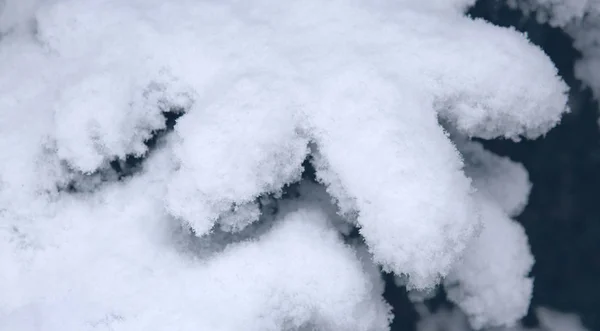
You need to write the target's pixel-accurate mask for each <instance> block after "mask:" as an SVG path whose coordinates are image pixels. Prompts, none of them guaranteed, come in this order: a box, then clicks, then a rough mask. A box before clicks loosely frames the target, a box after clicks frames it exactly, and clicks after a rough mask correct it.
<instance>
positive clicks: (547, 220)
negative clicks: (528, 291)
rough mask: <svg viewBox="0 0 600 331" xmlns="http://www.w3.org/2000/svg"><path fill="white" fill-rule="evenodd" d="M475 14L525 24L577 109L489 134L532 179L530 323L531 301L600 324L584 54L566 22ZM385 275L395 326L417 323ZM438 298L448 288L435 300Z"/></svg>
mask: <svg viewBox="0 0 600 331" xmlns="http://www.w3.org/2000/svg"><path fill="white" fill-rule="evenodd" d="M469 15H471V16H472V17H479V18H484V19H486V20H488V21H490V22H492V23H494V24H496V25H500V26H513V27H515V28H517V29H518V30H520V31H524V32H527V34H528V36H529V39H530V40H531V41H532V42H533V43H535V44H537V45H539V46H540V47H541V48H542V49H543V50H544V51H545V52H546V53H547V54H548V55H549V56H550V58H551V59H552V61H553V62H554V63H555V65H556V66H557V68H558V70H559V72H560V75H561V76H562V77H563V79H564V80H565V81H566V82H567V84H569V86H570V87H571V95H570V103H571V108H572V112H571V113H570V114H568V115H566V116H565V117H564V118H563V120H562V122H561V124H560V125H559V126H558V127H556V128H554V129H553V130H551V131H550V132H549V133H548V134H547V135H546V137H544V138H540V139H537V140H534V141H522V142H519V143H515V142H512V141H507V140H492V141H486V142H485V146H486V147H487V148H488V149H490V150H492V151H494V152H495V153H497V154H499V155H504V156H508V157H510V158H511V159H513V160H515V161H518V162H521V163H523V164H524V165H525V167H526V168H527V170H528V171H529V175H530V181H531V182H532V183H533V189H532V191H531V196H530V198H529V204H528V206H527V208H526V209H525V210H524V212H523V213H522V214H521V215H520V216H519V217H518V221H519V222H521V224H523V226H524V227H525V230H526V232H527V235H528V237H529V242H530V245H531V250H532V252H533V255H534V256H535V260H536V262H535V265H534V267H533V271H532V276H533V277H534V278H535V285H534V294H533V299H532V302H531V309H530V313H529V315H528V316H527V317H526V318H525V319H524V324H525V325H527V326H530V327H532V326H536V325H537V320H536V318H535V316H534V314H533V309H535V307H539V306H544V307H549V308H553V309H556V310H558V311H561V312H569V313H577V314H578V315H580V316H581V318H582V321H583V323H584V324H585V326H586V327H587V328H588V329H589V330H590V331H592V330H593V331H596V330H600V127H599V126H598V104H597V103H596V102H595V101H594V99H593V97H592V95H591V92H590V91H589V90H588V89H585V88H583V87H582V85H581V83H580V82H579V81H578V80H576V79H575V77H574V74H573V66H574V63H575V61H576V60H577V59H578V58H579V57H580V56H581V55H580V54H579V53H578V52H577V51H576V50H575V49H574V48H573V46H572V39H571V38H570V37H569V36H568V35H566V34H565V33H563V32H562V31H561V30H560V29H556V28H552V27H550V26H549V25H546V24H539V23H538V22H536V20H535V18H530V17H524V16H523V15H522V13H521V12H519V11H515V10H511V9H509V8H508V7H506V6H505V5H503V4H502V2H500V1H498V0H480V1H478V2H477V4H476V5H475V6H474V7H473V8H471V10H470V11H469ZM474 47H476V46H474ZM387 278H388V279H387V280H388V281H387V286H386V292H385V297H386V299H387V300H388V302H390V304H392V305H393V306H394V313H395V315H396V318H395V320H394V323H393V325H392V330H414V329H415V322H416V319H417V314H416V312H415V311H414V308H413V307H412V305H411V304H410V302H408V300H407V298H406V294H405V291H404V289H401V288H397V287H396V286H394V285H393V282H392V280H391V277H389V276H388V277H387ZM440 302H442V304H443V302H444V298H443V293H440V295H439V296H438V297H437V298H436V299H434V300H433V301H432V302H431V303H430V304H431V305H433V306H436V305H439V304H440ZM565 331H568V330H565Z"/></svg>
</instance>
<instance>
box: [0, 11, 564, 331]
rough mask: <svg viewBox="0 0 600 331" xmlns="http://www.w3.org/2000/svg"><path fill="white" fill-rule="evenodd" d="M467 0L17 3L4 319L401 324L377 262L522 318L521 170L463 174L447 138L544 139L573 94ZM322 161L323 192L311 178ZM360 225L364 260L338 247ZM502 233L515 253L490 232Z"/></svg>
mask: <svg viewBox="0 0 600 331" xmlns="http://www.w3.org/2000/svg"><path fill="white" fill-rule="evenodd" d="M469 3H470V1H462V0H458V1H447V2H446V1H434V2H429V3H426V4H423V3H422V2H420V1H408V0H407V1H400V2H392V1H387V0H381V1H376V2H373V3H371V2H363V1H358V0H331V1H325V2H323V1H316V0H314V1H313V0H308V1H295V0H290V1H287V2H278V1H272V0H258V1H255V2H253V3H252V4H247V3H244V2H241V1H235V0H229V1H219V2H212V1H199V0H176V1H169V2H164V1H159V0H129V1H117V2H115V1H108V0H89V1H85V2H84V1H77V0H53V1H31V2H19V1H14V0H4V1H3V2H2V4H3V6H2V9H0V10H2V11H1V12H0V38H1V39H0V73H2V74H1V75H0V109H1V110H2V111H0V132H1V136H0V137H1V138H0V148H1V149H2V150H3V151H5V153H3V154H2V156H1V157H0V233H1V234H0V270H3V272H2V273H1V274H0V277H1V278H2V281H0V292H1V293H3V295H2V297H1V298H0V316H4V317H3V318H0V320H2V321H3V323H13V324H10V325H11V327H13V328H17V329H19V328H20V329H23V330H28V328H29V329H36V328H41V329H44V330H52V329H53V328H59V327H60V328H61V329H62V330H64V329H65V328H67V329H69V328H70V329H73V330H85V329H86V328H87V329H102V328H104V329H111V328H112V329H115V330H142V329H143V330H148V329H156V330H164V329H168V328H172V327H173V326H177V329H179V330H187V329H190V330H191V329H194V330H196V329H205V330H240V329H244V330H279V329H293V330H302V329H308V328H311V327H315V328H321V329H328V330H385V329H386V328H387V325H388V322H389V316H390V309H389V307H388V306H387V304H385V303H384V301H383V299H382V297H381V294H382V293H381V292H382V290H383V287H382V285H381V279H380V276H379V273H378V268H383V269H384V270H386V271H390V272H393V273H395V274H396V275H397V276H403V277H406V279H407V285H408V287H409V288H410V289H415V290H424V291H427V290H428V289H430V288H432V287H434V286H436V285H437V284H438V283H439V282H440V281H442V279H443V278H444V277H455V278H456V279H457V280H458V282H459V283H460V284H461V285H460V286H463V289H465V288H466V289H467V292H468V293H467V294H468V295H465V296H463V295H462V294H461V295H457V296H456V299H455V300H456V301H458V303H459V305H461V306H462V307H463V309H465V310H466V311H467V313H469V314H470V316H472V318H473V323H475V325H478V324H477V323H484V324H486V325H488V324H489V325H497V324H507V323H512V322H514V320H515V319H517V318H519V317H520V316H521V315H522V313H523V307H526V305H527V304H528V300H527V299H528V295H529V288H528V287H527V286H528V285H527V284H529V283H527V282H528V280H527V279H526V278H524V276H525V275H524V274H523V273H524V272H526V269H527V268H528V267H529V262H530V255H528V254H529V252H528V250H527V249H526V240H525V238H524V237H523V234H522V231H521V230H520V228H519V227H518V226H517V225H515V224H514V223H511V222H512V221H510V219H509V216H514V215H515V214H516V213H518V212H519V210H520V209H521V208H522V206H523V204H524V203H525V200H526V196H527V191H528V183H527V180H526V174H524V171H523V169H522V168H520V167H519V166H516V165H514V164H512V163H510V162H507V161H505V160H501V159H498V158H496V157H495V156H492V155H488V154H485V153H479V152H477V155H479V156H477V157H479V158H480V159H481V162H482V163H483V164H484V165H485V166H484V167H483V168H482V169H478V170H477V171H475V170H470V168H469V167H471V165H469V163H468V162H467V167H466V168H465V161H464V160H463V159H464V155H463V154H462V153H464V154H465V155H466V154H467V153H466V152H464V151H462V150H461V151H459V150H460V146H459V144H458V143H457V142H456V141H455V140H456V139H457V138H453V137H451V136H450V135H449V134H448V132H446V130H445V129H444V128H442V126H441V125H440V122H443V123H444V125H446V127H447V128H448V130H454V131H456V132H458V134H460V135H464V136H465V137H468V138H470V137H481V138H493V137H507V138H513V139H518V138H520V137H526V138H534V137H538V136H540V135H542V134H544V133H545V132H546V131H547V130H549V129H550V128H551V127H552V126H554V125H556V124H557V123H558V121H559V120H560V116H561V114H562V113H564V112H566V111H567V108H566V96H565V92H566V85H565V84H564V83H563V82H562V80H561V79H560V78H558V77H557V74H556V69H555V68H554V66H553V65H552V63H551V62H550V61H549V59H548V58H547V56H546V55H545V54H543V52H542V51H541V50H539V49H538V48H536V47H535V46H533V45H531V44H530V43H529V42H528V41H527V40H526V38H525V37H524V36H523V35H522V34H519V33H517V32H515V31H513V30H510V29H504V28H499V27H495V26H492V25H490V24H488V23H486V22H483V21H478V20H472V19H470V18H467V17H464V16H463V15H462V11H463V10H464V9H465V8H466V6H468V5H469ZM473 45H476V46H477V47H473ZM173 115H177V116H180V117H179V118H178V119H177V121H176V124H175V125H174V127H173V128H168V127H167V117H169V116H173ZM158 132H161V134H162V135H164V136H162V137H161V138H160V139H158V141H156V142H154V143H155V145H153V147H152V148H150V147H149V145H151V144H149V142H148V141H149V140H151V139H154V138H153V137H155V136H156V135H157V134H158ZM464 139H467V138H464ZM154 143H153V144H154ZM457 146H458V147H459V149H457ZM475 149H476V148H475ZM128 158H134V159H136V160H137V161H136V162H139V163H140V165H138V167H137V168H135V170H132V171H131V172H130V173H128V175H127V176H126V177H125V178H121V179H120V180H119V179H118V174H116V172H115V170H113V169H112V168H111V163H114V162H117V163H119V164H121V165H124V166H127V162H128V161H127V160H128ZM306 160H309V161H311V162H312V164H313V165H314V167H315V169H316V176H317V179H318V181H319V182H320V184H321V185H317V184H315V183H312V184H309V183H306V181H304V182H302V183H301V184H298V182H299V181H300V180H301V178H302V172H303V171H304V166H303V164H305V163H304V162H305V161H306ZM507 178H508V179H507ZM502 182H507V183H509V184H510V192H511V193H510V194H516V195H514V196H509V194H508V193H507V192H508V191H505V188H504V187H503V186H502V185H501V183H502ZM513 184H514V185H513ZM294 185H299V186H298V187H296V188H297V190H298V192H297V193H298V196H296V197H293V196H292V197H287V198H286V199H287V200H286V199H283V198H282V197H283V195H284V191H286V190H288V189H290V188H291V187H292V186H294ZM513 186H514V187H513ZM515 192H516V193H515ZM269 197H273V199H275V200H277V201H279V200H282V199H283V200H282V201H279V202H277V203H279V205H278V206H277V207H278V208H275V211H273V212H272V213H267V212H264V210H265V206H264V204H263V203H262V201H265V200H268V199H269ZM288 200H289V201H288ZM332 203H333V204H332ZM482 224H483V226H484V227H483V230H482V228H481V225H482ZM486 225H488V226H489V229H488V230H486ZM353 226H356V227H357V228H359V232H360V234H361V236H362V237H361V238H363V239H364V242H361V240H358V241H355V242H351V243H348V244H344V243H343V240H342V238H341V237H340V233H342V234H348V233H349V232H350V231H351V229H352V227H353ZM188 229H189V231H188ZM496 230H498V231H501V233H502V234H503V236H505V237H499V238H497V239H498V240H507V241H510V242H515V243H516V246H515V247H514V250H509V251H505V252H500V253H497V252H496V250H495V249H496V248H495V247H496V246H495V245H496V244H497V242H496V241H493V242H491V241H490V242H489V243H488V242H482V239H481V238H479V239H478V238H477V236H478V235H479V234H480V233H481V235H482V236H487V235H486V231H496ZM495 239H496V238H495ZM493 259H498V262H497V263H498V266H502V267H503V268H504V269H503V272H506V273H505V274H503V275H504V276H506V277H507V278H506V279H503V278H502V277H499V276H498V275H497V274H495V273H494V270H495V269H494V268H495V265H493V264H492V265H490V263H492V261H493ZM513 263H514V264H513ZM506 266H510V268H505V267H506ZM473 269H477V270H479V269H481V270H482V274H481V276H478V277H473V276H472V275H471V274H470V273H471V272H472V270H473ZM4 270H8V271H6V272H4ZM497 283H501V284H497ZM512 285H517V287H516V288H514V289H512V290H511V291H510V292H507V293H509V294H507V295H510V296H514V300H505V304H504V305H502V306H500V307H495V306H493V305H491V303H490V302H491V301H493V300H497V299H500V300H504V299H505V298H504V297H502V295H504V294H503V292H502V291H501V290H502V289H503V288H504V287H506V288H508V287H509V286H512ZM490 288H491V289H492V290H491V291H490V290H489V289H490ZM461 291H463V290H461ZM460 293H462V292H460ZM490 293H491V294H490ZM463 297H464V298H463ZM511 298H513V297H511ZM469 300H476V301H477V300H480V301H481V302H484V303H485V305H486V306H485V308H486V309H485V310H484V311H481V312H477V311H473V309H472V308H470V307H471V304H470V303H469V302H470V301H469ZM477 302H479V301H477ZM61 321H64V324H61V323H63V322H61ZM15 325H16V326H15Z"/></svg>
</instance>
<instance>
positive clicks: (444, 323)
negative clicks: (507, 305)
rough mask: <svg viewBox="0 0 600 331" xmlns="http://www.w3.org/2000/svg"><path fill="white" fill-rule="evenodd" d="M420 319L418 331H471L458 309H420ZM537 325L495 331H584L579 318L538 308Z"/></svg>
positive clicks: (503, 328)
mask: <svg viewBox="0 0 600 331" xmlns="http://www.w3.org/2000/svg"><path fill="white" fill-rule="evenodd" d="M419 310H420V315H421V317H422V319H421V320H420V321H419V323H418V325H417V330H418V331H469V330H472V329H471V328H470V327H469V324H468V323H467V318H466V316H465V315H464V314H463V313H462V312H461V311H460V310H458V309H455V308H454V309H446V308H444V309H439V310H438V311H435V312H430V311H429V310H427V309H426V308H425V307H420V309H419ZM535 315H536V317H537V319H538V321H539V325H538V326H537V327H535V328H530V327H525V326H523V325H521V324H517V325H515V326H512V327H499V328H494V329H493V330H497V331H586V328H585V327H583V325H581V321H580V320H579V317H578V316H576V315H574V314H569V313H565V312H560V311H555V310H552V309H549V308H545V307H540V308H538V309H536V310H535Z"/></svg>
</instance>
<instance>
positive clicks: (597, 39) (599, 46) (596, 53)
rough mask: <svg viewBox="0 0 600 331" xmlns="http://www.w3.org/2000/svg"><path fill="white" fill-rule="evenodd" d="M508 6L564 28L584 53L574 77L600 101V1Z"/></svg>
mask: <svg viewBox="0 0 600 331" xmlns="http://www.w3.org/2000/svg"><path fill="white" fill-rule="evenodd" d="M508 3H509V4H510V5H511V6H512V7H514V8H519V9H521V10H522V11H523V12H524V13H526V14H532V15H535V17H536V18H537V19H538V21H540V22H543V23H549V24H550V25H552V26H555V27H559V28H562V29H563V30H564V31H565V32H567V33H568V34H569V35H570V36H571V37H572V38H573V46H574V47H575V48H576V49H577V50H578V51H579V52H581V55H582V56H581V58H580V59H578V60H577V61H576V63H575V77H576V78H577V79H579V80H581V81H582V82H583V84H584V86H587V87H589V88H590V89H591V90H592V92H593V94H594V96H595V98H596V99H600V1H598V0H509V1H508Z"/></svg>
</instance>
